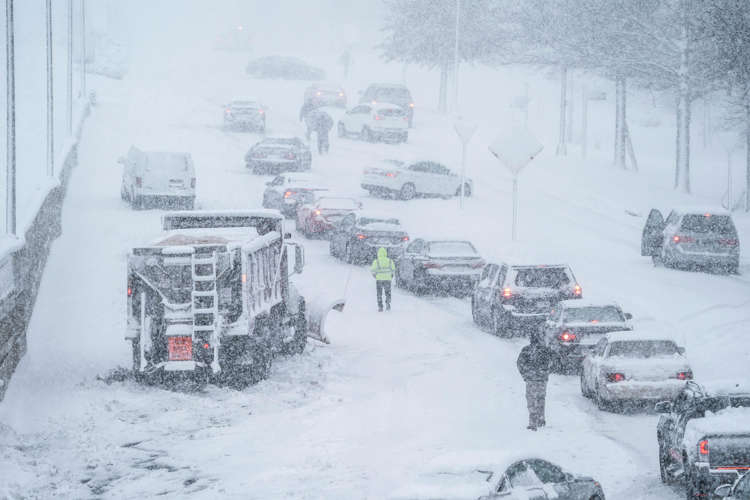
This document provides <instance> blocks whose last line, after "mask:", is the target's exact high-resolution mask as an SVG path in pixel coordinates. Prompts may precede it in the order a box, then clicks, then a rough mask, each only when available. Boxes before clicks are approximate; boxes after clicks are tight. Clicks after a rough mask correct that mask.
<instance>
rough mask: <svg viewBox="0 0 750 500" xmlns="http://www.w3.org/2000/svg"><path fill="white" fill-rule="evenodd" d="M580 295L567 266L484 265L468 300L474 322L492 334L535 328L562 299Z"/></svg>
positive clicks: (508, 333) (502, 334)
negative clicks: (488, 329) (469, 300)
mask: <svg viewBox="0 0 750 500" xmlns="http://www.w3.org/2000/svg"><path fill="white" fill-rule="evenodd" d="M582 296H583V292H582V290H581V287H580V285H578V282H577V281H576V278H575V276H574V275H573V271H571V270H570V267H569V266H567V265H552V266H547V265H539V266H514V265H508V264H503V263H499V264H488V265H487V266H486V267H485V268H484V270H483V271H482V276H481V277H480V280H479V283H478V284H477V287H476V288H475V289H474V294H473V295H472V298H471V312H472V317H473V318H474V322H475V323H477V324H478V325H480V326H488V327H489V328H490V331H492V333H494V334H496V335H500V336H509V335H512V334H513V333H514V332H515V331H517V330H528V329H529V328H538V327H540V325H541V324H542V323H543V322H544V321H545V320H546V319H547V316H548V315H549V312H550V310H551V309H552V308H553V307H554V306H555V305H557V303H558V302H560V301H561V300H565V299H580V298H581V297H582Z"/></svg>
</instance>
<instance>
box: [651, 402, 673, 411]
mask: <svg viewBox="0 0 750 500" xmlns="http://www.w3.org/2000/svg"><path fill="white" fill-rule="evenodd" d="M654 411H655V412H656V413H671V412H672V402H671V401H659V402H658V403H656V404H655V405H654Z"/></svg>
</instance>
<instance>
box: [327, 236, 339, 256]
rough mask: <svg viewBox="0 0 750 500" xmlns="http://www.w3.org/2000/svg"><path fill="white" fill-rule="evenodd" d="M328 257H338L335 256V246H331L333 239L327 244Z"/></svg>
mask: <svg viewBox="0 0 750 500" xmlns="http://www.w3.org/2000/svg"><path fill="white" fill-rule="evenodd" d="M328 255H330V256H331V257H338V255H336V246H335V245H334V244H333V239H331V240H330V241H329V242H328Z"/></svg>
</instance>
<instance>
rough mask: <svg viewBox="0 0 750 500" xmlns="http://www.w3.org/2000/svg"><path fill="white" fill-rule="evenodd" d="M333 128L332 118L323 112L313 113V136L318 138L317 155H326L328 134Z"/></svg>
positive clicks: (328, 145) (328, 144)
mask: <svg viewBox="0 0 750 500" xmlns="http://www.w3.org/2000/svg"><path fill="white" fill-rule="evenodd" d="M332 128H333V118H331V115H329V114H328V113H326V112H325V111H321V110H317V111H315V134H316V135H317V136H318V153H320V154H324V153H328V149H329V147H330V143H329V142H328V134H329V133H330V131H331V129H332Z"/></svg>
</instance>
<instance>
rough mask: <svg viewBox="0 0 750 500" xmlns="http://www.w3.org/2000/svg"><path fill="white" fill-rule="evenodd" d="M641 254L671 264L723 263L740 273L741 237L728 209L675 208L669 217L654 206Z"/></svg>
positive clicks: (722, 266) (644, 233) (647, 221)
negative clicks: (665, 217) (665, 216)
mask: <svg viewBox="0 0 750 500" xmlns="http://www.w3.org/2000/svg"><path fill="white" fill-rule="evenodd" d="M641 255H643V256H650V257H651V258H652V259H653V260H654V263H655V264H657V263H659V262H661V263H663V264H664V265H665V266H669V267H678V266H679V267H683V266H684V267H687V268H688V269H696V268H699V267H709V266H710V267H719V268H722V269H725V270H726V271H727V272H730V273H737V271H738V269H739V265H740V240H739V236H738V235H737V229H736V228H735V226H734V221H732V215H731V214H730V213H729V212H727V211H725V210H721V209H719V210H716V209H702V210H698V209H695V208H686V209H679V208H678V209H674V210H672V211H671V212H670V213H669V216H668V217H667V219H666V220H664V217H663V216H662V214H661V212H660V211H659V210H657V209H653V210H651V212H650V213H649V215H648V218H647V219H646V225H645V226H644V227H643V235H642V238H641Z"/></svg>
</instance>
